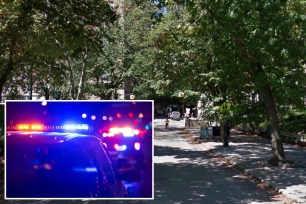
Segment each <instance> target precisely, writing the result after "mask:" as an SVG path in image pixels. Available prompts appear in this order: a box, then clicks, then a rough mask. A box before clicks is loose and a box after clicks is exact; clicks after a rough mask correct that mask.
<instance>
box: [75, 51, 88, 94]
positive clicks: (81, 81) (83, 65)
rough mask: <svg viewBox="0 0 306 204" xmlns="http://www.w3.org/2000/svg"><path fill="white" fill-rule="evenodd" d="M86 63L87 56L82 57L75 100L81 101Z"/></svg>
mask: <svg viewBox="0 0 306 204" xmlns="http://www.w3.org/2000/svg"><path fill="white" fill-rule="evenodd" d="M86 61H87V54H85V55H84V57H83V63H82V70H81V77H80V81H79V86H78V95H77V98H76V99H77V100H79V99H83V91H84V90H83V89H84V83H85V77H86Z"/></svg>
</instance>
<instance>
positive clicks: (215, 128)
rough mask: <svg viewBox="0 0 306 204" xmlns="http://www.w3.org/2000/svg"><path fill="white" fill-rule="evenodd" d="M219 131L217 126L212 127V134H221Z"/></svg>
mask: <svg viewBox="0 0 306 204" xmlns="http://www.w3.org/2000/svg"><path fill="white" fill-rule="evenodd" d="M220 131H221V129H220V127H219V126H214V127H212V135H213V136H221V133H220Z"/></svg>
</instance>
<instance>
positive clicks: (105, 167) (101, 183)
mask: <svg viewBox="0 0 306 204" xmlns="http://www.w3.org/2000/svg"><path fill="white" fill-rule="evenodd" d="M27 126H31V125H27ZM40 126H41V125H32V126H31V127H30V128H29V129H32V131H31V130H29V131H21V132H20V131H18V132H16V131H8V132H7V137H6V187H5V189H6V198H125V197H127V196H128V195H127V190H126V188H125V186H124V184H123V182H122V180H130V181H133V176H131V175H130V176H129V172H128V169H129V168H128V166H127V165H125V164H126V162H125V161H124V160H122V159H121V160H119V161H117V162H118V166H116V164H114V163H113V162H112V160H111V158H110V156H109V154H108V152H107V150H106V149H105V146H104V145H103V143H102V141H101V140H100V139H99V138H97V137H94V136H89V135H82V134H77V133H58V132H39V131H37V129H40ZM33 130H36V131H35V132H33ZM118 168H119V171H120V172H119V173H118Z"/></svg>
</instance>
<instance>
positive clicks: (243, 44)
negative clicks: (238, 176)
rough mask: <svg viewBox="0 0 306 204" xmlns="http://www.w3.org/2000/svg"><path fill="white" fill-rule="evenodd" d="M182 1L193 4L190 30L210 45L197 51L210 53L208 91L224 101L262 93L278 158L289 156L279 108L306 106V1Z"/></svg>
mask: <svg viewBox="0 0 306 204" xmlns="http://www.w3.org/2000/svg"><path fill="white" fill-rule="evenodd" d="M172 2H173V1H172ZM178 3H181V4H180V5H182V6H183V7H185V8H188V10H189V13H190V15H191V18H190V24H191V25H192V27H193V28H191V29H193V30H194V35H195V36H196V35H197V33H198V34H200V35H201V36H202V38H203V39H202V40H201V37H198V38H197V39H199V41H200V42H203V44H205V43H206V47H207V48H208V49H206V50H201V49H200V48H197V49H194V50H195V52H196V55H199V56H206V58H204V59H206V60H200V61H201V62H202V64H205V67H203V70H202V71H201V72H200V75H203V76H204V78H205V79H206V80H205V81H206V82H204V86H202V87H203V89H205V90H206V92H208V93H210V94H211V95H212V96H215V97H216V96H217V99H218V100H219V101H222V100H224V99H225V98H226V100H227V101H232V102H237V101H242V100H243V101H249V100H250V99H249V97H250V96H253V95H254V94H258V95H259V97H258V100H259V101H258V103H262V104H263V105H264V108H265V113H266V116H267V119H268V121H269V123H270V130H271V136H272V140H271V144H272V155H273V158H274V159H276V160H281V161H283V160H285V154H284V151H283V146H282V143H281V136H280V131H279V119H278V109H279V107H280V106H282V105H288V104H291V105H300V104H303V101H302V97H303V86H301V84H302V82H303V80H305V73H304V68H303V66H302V61H303V60H304V55H305V47H304V43H303V36H304V34H303V29H302V28H303V24H302V15H303V14H302V9H301V8H302V1H294V2H291V1H272V2H264V1H251V0H250V1H243V2H241V1H192V2H189V1H188V2H187V3H186V2H184V4H183V3H182V2H179V1H178ZM184 85H185V84H184ZM211 86H213V88H212V89H211V90H209V89H208V88H209V87H211ZM206 92H205V93H206ZM304 95H305V93H304ZM288 96H289V97H288ZM289 98H291V99H292V98H294V101H293V100H289Z"/></svg>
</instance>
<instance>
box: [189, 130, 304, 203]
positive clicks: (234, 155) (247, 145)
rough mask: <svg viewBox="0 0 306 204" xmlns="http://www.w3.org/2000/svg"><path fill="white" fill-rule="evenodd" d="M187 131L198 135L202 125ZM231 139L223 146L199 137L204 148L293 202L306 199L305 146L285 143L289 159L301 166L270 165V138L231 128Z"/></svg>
mask: <svg viewBox="0 0 306 204" xmlns="http://www.w3.org/2000/svg"><path fill="white" fill-rule="evenodd" d="M186 131H187V132H188V133H189V134H190V136H193V137H194V138H199V135H200V130H199V128H197V129H186ZM217 138H218V137H217ZM229 141H230V142H229V147H223V143H221V142H220V141H219V142H215V141H213V140H211V139H203V140H200V142H201V145H202V147H203V148H204V149H206V150H207V151H210V152H212V153H214V154H216V155H218V156H221V157H223V158H224V159H226V160H227V161H228V162H229V163H231V164H234V165H235V166H236V167H237V168H238V169H241V170H242V171H243V172H245V173H248V174H249V175H250V176H252V177H253V178H255V179H258V180H260V181H262V182H264V183H266V185H268V186H269V187H271V188H273V189H275V190H277V191H278V192H281V193H282V194H283V195H284V196H285V197H286V198H288V199H289V200H290V201H291V202H293V203H306V148H304V147H299V146H296V145H290V144H284V149H285V155H286V159H287V160H291V161H296V162H297V164H298V165H297V166H302V167H286V166H283V167H275V166H271V165H267V161H268V160H269V159H271V158H272V152H271V151H272V150H271V143H270V140H269V139H266V138H262V137H259V136H254V135H244V134H242V133H240V132H239V131H236V130H232V131H231V136H230V140H229Z"/></svg>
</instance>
